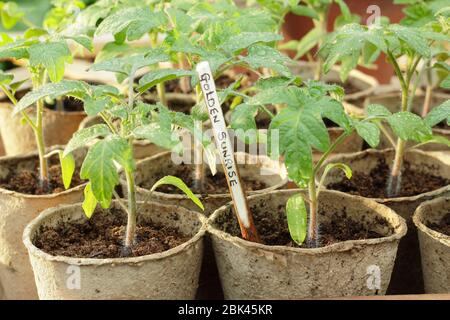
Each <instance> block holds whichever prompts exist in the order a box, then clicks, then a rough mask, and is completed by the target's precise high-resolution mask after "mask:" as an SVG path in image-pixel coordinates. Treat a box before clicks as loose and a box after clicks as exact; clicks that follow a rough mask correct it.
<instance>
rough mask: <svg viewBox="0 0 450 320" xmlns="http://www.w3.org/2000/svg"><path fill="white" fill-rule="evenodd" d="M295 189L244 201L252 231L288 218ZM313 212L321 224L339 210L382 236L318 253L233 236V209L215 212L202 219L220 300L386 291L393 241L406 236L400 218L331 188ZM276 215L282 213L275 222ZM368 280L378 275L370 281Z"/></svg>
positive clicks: (321, 249) (317, 250)
mask: <svg viewBox="0 0 450 320" xmlns="http://www.w3.org/2000/svg"><path fill="white" fill-rule="evenodd" d="M299 192H302V191H299V190H282V191H272V192H267V193H265V194H259V195H255V196H251V197H249V198H248V202H249V207H250V211H251V212H253V213H255V212H257V211H258V212H260V214H259V215H255V214H254V219H255V224H256V228H257V229H258V228H259V230H263V229H264V228H262V224H263V222H262V221H264V220H266V219H274V221H278V222H279V221H280V220H281V219H282V220H283V221H286V218H285V213H284V207H285V205H286V201H287V200H288V198H289V197H290V196H292V195H294V194H296V193H299ZM280 208H282V213H281V212H280ZM319 210H320V214H319V217H318V221H319V224H320V223H325V222H326V221H329V220H330V219H332V218H333V216H334V215H335V214H336V213H338V212H341V213H342V212H345V213H346V215H347V217H348V218H350V219H352V220H354V221H357V222H360V223H362V224H363V225H364V226H365V228H367V229H368V230H370V231H375V232H377V233H378V234H380V235H381V237H380V238H374V239H366V240H348V241H342V242H336V243H334V244H331V245H327V246H324V247H319V248H297V247H291V246H284V245H273V246H272V245H264V244H259V243H254V242H249V241H246V240H243V239H242V238H240V237H239V228H238V226H237V222H236V219H235V215H234V213H233V209H232V206H231V204H227V205H225V206H223V207H221V208H219V209H218V210H216V211H215V212H214V213H213V215H212V216H211V217H210V218H209V219H208V233H209V234H210V236H211V238H212V244H213V249H214V254H215V257H216V261H217V266H218V268H219V275H220V280H221V283H222V287H223V290H224V295H225V298H226V299H303V298H315V297H342V296H356V295H378V294H384V293H385V292H386V289H387V287H388V284H389V280H390V277H391V272H392V268H393V265H394V260H395V255H396V252H397V246H398V243H399V240H400V238H401V237H403V236H404V235H405V233H406V224H405V222H404V220H403V219H402V218H401V217H399V216H398V215H396V214H395V212H394V211H392V210H391V209H389V208H388V207H386V206H384V205H381V204H378V203H376V202H375V201H372V200H369V199H364V198H361V197H355V196H350V195H347V194H345V193H341V192H336V191H322V192H321V193H320V195H319ZM280 214H283V218H281V219H280V216H279V215H280ZM380 221H383V222H382V223H381V222H380ZM233 225H234V226H233ZM276 225H284V226H283V227H282V228H284V229H285V230H284V232H285V233H288V231H287V222H285V223H277V224H276ZM278 228H279V227H278ZM227 229H229V230H233V232H232V233H229V232H227ZM372 277H375V278H376V281H375V282H374V281H373V280H374V279H375V278H372Z"/></svg>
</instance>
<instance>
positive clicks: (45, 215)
mask: <svg viewBox="0 0 450 320" xmlns="http://www.w3.org/2000/svg"><path fill="white" fill-rule="evenodd" d="M112 203H117V200H113V201H112ZM136 203H137V204H139V205H156V206H159V207H161V206H162V207H170V208H173V209H174V210H177V211H180V210H181V211H182V212H184V213H186V214H191V215H192V214H194V215H195V216H196V218H197V219H198V220H199V221H200V223H201V225H200V227H199V229H198V231H197V233H196V234H195V235H194V236H192V237H190V238H189V240H188V241H186V242H183V243H182V244H180V245H178V246H176V247H174V248H172V249H169V250H166V251H163V252H159V253H153V254H149V255H145V256H139V257H129V258H106V259H95V258H75V257H66V256H54V255H51V254H49V253H46V252H45V251H43V250H41V249H39V248H38V247H36V246H35V245H34V244H33V242H32V241H31V237H32V236H33V235H34V233H35V232H36V230H37V229H38V228H39V227H40V226H41V225H42V224H43V223H44V222H45V221H46V220H47V219H49V218H50V217H52V216H56V215H58V214H61V211H63V210H65V209H71V208H80V209H81V206H82V203H75V204H69V205H59V206H57V207H54V208H49V209H46V210H44V211H43V212H42V213H41V214H39V215H38V216H37V217H36V218H34V219H33V220H32V221H31V222H29V223H28V225H27V226H26V227H25V229H24V232H23V235H22V241H23V244H24V245H25V247H26V248H27V250H28V253H29V255H30V256H34V257H37V258H40V259H43V260H46V261H52V262H61V263H66V264H69V265H78V266H104V265H108V264H113V265H127V264H139V263H144V262H149V261H157V260H161V259H164V258H168V257H171V256H174V255H176V254H178V253H180V252H182V251H184V250H185V249H187V248H189V247H191V246H193V245H194V244H196V243H197V242H198V241H199V240H201V239H202V237H203V236H204V235H205V233H206V218H204V217H203V216H202V215H201V214H200V213H197V212H195V211H192V210H188V209H186V208H184V207H181V206H177V205H167V204H162V203H159V202H155V201H148V202H144V201H137V202H136Z"/></svg>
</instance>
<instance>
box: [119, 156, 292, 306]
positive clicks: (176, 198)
mask: <svg viewBox="0 0 450 320" xmlns="http://www.w3.org/2000/svg"><path fill="white" fill-rule="evenodd" d="M236 159H237V163H243V162H244V161H245V162H244V163H246V164H242V165H238V167H239V172H240V176H241V179H242V181H243V183H244V185H245V181H246V179H249V178H251V179H254V180H256V181H259V182H263V183H265V185H266V188H264V189H262V190H255V191H251V192H248V194H264V193H267V192H269V191H272V190H275V189H278V188H281V187H282V186H284V185H285V184H286V176H285V169H284V167H281V168H280V166H279V163H278V162H276V163H275V162H274V161H272V160H270V159H269V158H268V157H265V156H254V155H249V154H245V153H236ZM186 169H187V170H191V171H192V170H193V165H187V168H186ZM207 170H209V169H207ZM217 170H218V171H219V172H223V169H222V166H220V165H218V166H217ZM136 172H137V173H136V184H137V185H139V184H141V183H142V182H143V181H147V182H149V183H150V185H153V184H154V183H155V182H156V181H158V179H159V178H161V177H163V176H165V175H175V176H177V164H176V163H175V162H174V161H172V158H171V152H166V153H162V154H159V155H156V156H153V157H150V158H148V159H145V160H141V161H140V162H138V163H137V170H136ZM122 189H123V190H126V184H125V182H124V181H123V179H122ZM136 193H137V198H138V199H139V200H144V201H145V200H146V199H152V200H154V201H158V202H161V203H167V204H177V205H182V206H184V207H186V208H188V209H191V210H197V211H198V210H199V208H198V207H197V206H196V205H195V204H193V203H192V201H191V200H190V199H189V198H188V197H187V196H185V195H182V194H168V193H163V192H159V191H155V192H153V193H152V194H151V195H150V194H149V190H147V189H144V188H141V187H137V188H136ZM197 196H198V197H199V198H200V200H201V201H202V203H203V205H204V207H205V211H204V212H203V213H204V214H205V215H206V216H209V215H210V214H211V213H212V212H213V211H214V210H215V209H217V208H218V207H220V206H222V205H224V204H225V203H227V202H229V201H231V196H230V194H229V193H218V194H211V193H210V194H203V195H202V194H197ZM222 297H223V296H222V292H221V287H220V282H219V278H218V274H217V269H216V265H215V261H214V255H213V253H212V248H211V243H210V239H209V238H207V239H206V241H205V254H204V260H203V266H202V273H201V276H200V285H199V291H198V294H197V298H199V299H221V298H222Z"/></svg>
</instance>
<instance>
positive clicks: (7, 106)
mask: <svg viewBox="0 0 450 320" xmlns="http://www.w3.org/2000/svg"><path fill="white" fill-rule="evenodd" d="M11 105H12V103H10V102H7V101H0V108H3V109H11V108H10V106H11ZM44 112H45V113H48V114H50V115H53V116H71V117H84V118H85V117H86V113H85V112H84V111H64V110H52V109H49V108H44Z"/></svg>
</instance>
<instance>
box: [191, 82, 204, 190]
mask: <svg viewBox="0 0 450 320" xmlns="http://www.w3.org/2000/svg"><path fill="white" fill-rule="evenodd" d="M195 91H196V94H197V105H198V104H200V103H201V89H200V86H199V85H197V86H196V87H195ZM194 130H195V131H196V132H197V134H199V135H200V134H202V132H203V122H202V121H200V120H195V121H194ZM194 164H195V170H194V188H195V189H196V190H198V191H199V192H200V193H201V192H202V191H203V190H204V185H205V166H204V164H203V146H202V143H201V141H198V139H195V138H194Z"/></svg>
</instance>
